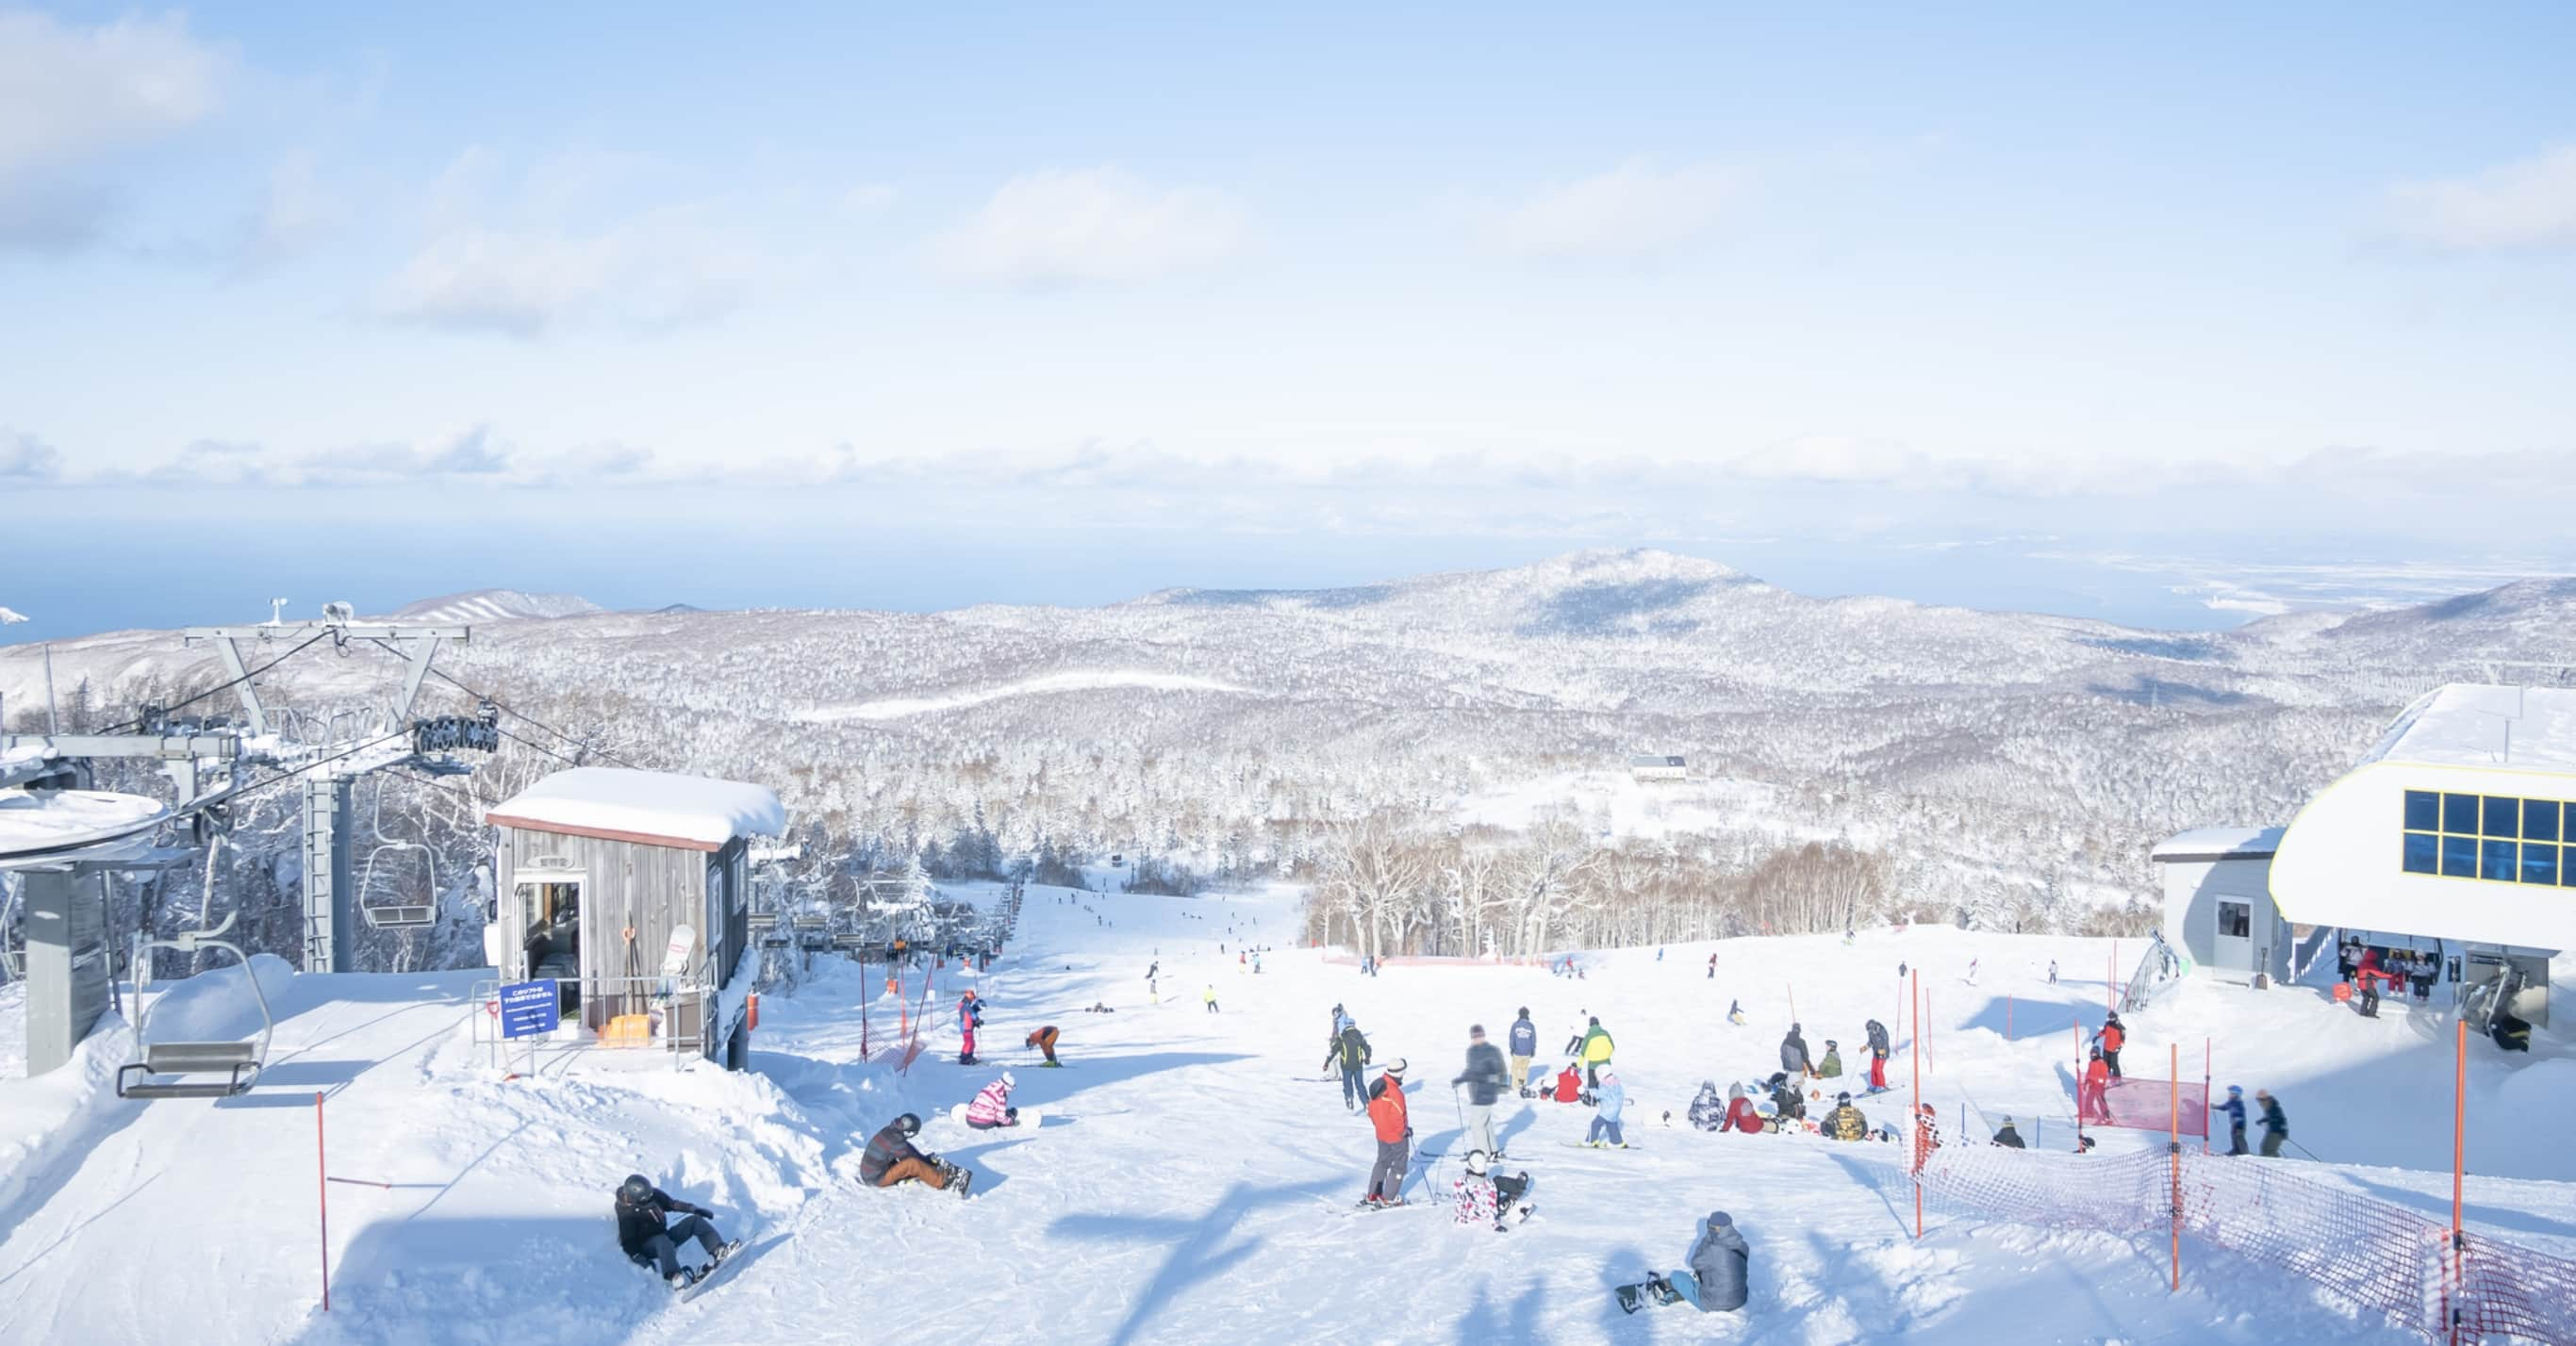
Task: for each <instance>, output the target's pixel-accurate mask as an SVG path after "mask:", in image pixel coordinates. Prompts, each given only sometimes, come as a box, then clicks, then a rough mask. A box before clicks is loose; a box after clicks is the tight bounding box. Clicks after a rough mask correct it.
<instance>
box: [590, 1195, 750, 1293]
mask: <svg viewBox="0 0 2576 1346" xmlns="http://www.w3.org/2000/svg"><path fill="white" fill-rule="evenodd" d="M673 1215H679V1216H681V1217H683V1218H682V1219H681V1221H680V1222H679V1223H678V1224H671V1223H669V1220H670V1217H671V1216H673ZM714 1218H715V1212H714V1211H711V1210H708V1209H707V1208H706V1207H704V1206H692V1205H690V1204H689V1203H688V1202H686V1201H682V1200H680V1199H678V1198H676V1197H674V1196H672V1195H671V1194H670V1193H668V1192H665V1191H663V1190H662V1189H661V1188H659V1187H656V1186H654V1185H653V1180H652V1179H650V1178H647V1177H645V1176H644V1175H643V1174H641V1173H630V1174H628V1175H626V1181H624V1182H622V1183H620V1184H618V1187H617V1246H618V1248H619V1249H620V1250H621V1251H623V1252H624V1253H625V1254H626V1259H627V1260H628V1261H630V1262H633V1263H634V1264H635V1265H637V1266H639V1267H653V1268H655V1269H656V1270H658V1271H659V1272H660V1273H661V1275H662V1279H664V1280H666V1281H669V1282H670V1283H671V1288H672V1289H674V1290H685V1289H688V1288H689V1286H691V1285H692V1284H694V1283H696V1281H697V1280H698V1279H699V1278H700V1277H702V1276H704V1275H706V1274H707V1273H708V1272H710V1271H713V1270H715V1269H716V1266H717V1264H719V1263H721V1262H723V1261H724V1260H725V1258H727V1257H729V1256H731V1255H732V1254H733V1252H734V1250H735V1249H737V1248H739V1247H741V1246H742V1245H741V1244H740V1243H738V1242H737V1243H727V1242H725V1241H724V1240H723V1239H722V1238H719V1237H718V1236H717V1235H716V1227H715V1225H714V1224H713V1223H711V1221H712V1220H713V1219H714ZM690 1239H696V1240H697V1241H698V1247H699V1249H700V1250H702V1251H703V1252H705V1253H706V1255H707V1264H706V1265H705V1266H703V1267H684V1266H681V1265H680V1255H679V1250H680V1245H681V1244H683V1243H686V1242H688V1241H689V1240H690Z"/></svg>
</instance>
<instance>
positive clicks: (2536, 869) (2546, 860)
mask: <svg viewBox="0 0 2576 1346" xmlns="http://www.w3.org/2000/svg"><path fill="white" fill-rule="evenodd" d="M2522 881H2523V882H2524V883H2547V884H2553V885H2554V884H2556V883H2557V882H2558V848H2557V847H2556V846H2535V845H2533V844H2531V843H2530V842H2524V843H2523V846H2522Z"/></svg>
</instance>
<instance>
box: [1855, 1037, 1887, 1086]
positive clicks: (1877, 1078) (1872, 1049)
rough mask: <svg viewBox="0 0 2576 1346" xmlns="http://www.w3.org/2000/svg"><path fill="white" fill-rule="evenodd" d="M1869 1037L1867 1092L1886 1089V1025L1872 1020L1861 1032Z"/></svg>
mask: <svg viewBox="0 0 2576 1346" xmlns="http://www.w3.org/2000/svg"><path fill="white" fill-rule="evenodd" d="M1861 1031H1863V1032H1865V1033H1867V1034H1868V1035H1869V1091H1870V1092H1871V1093H1873V1094H1875V1093H1879V1092H1881V1091H1883V1090H1885V1089H1886V1088H1887V1025H1885V1024H1883V1023H1880V1022H1879V1021H1878V1020H1876V1019H1872V1020H1870V1021H1869V1023H1868V1024H1867V1025H1866V1026H1865V1027H1864V1028H1863V1029H1862V1030H1861Z"/></svg>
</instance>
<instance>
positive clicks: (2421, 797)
mask: <svg viewBox="0 0 2576 1346" xmlns="http://www.w3.org/2000/svg"><path fill="white" fill-rule="evenodd" d="M2406 830H2407V831H2409V832H2439V831H2441V830H2442V797H2441V796H2440V795H2437V794H2435V793H2433V792H2432V791H2430V790H2409V791H2407V792H2406Z"/></svg>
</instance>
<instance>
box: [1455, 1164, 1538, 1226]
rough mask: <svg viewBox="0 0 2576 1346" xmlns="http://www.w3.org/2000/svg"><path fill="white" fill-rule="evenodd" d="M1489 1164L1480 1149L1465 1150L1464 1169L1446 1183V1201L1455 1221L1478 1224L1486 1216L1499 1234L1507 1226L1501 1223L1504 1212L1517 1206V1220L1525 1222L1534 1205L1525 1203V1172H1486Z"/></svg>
mask: <svg viewBox="0 0 2576 1346" xmlns="http://www.w3.org/2000/svg"><path fill="white" fill-rule="evenodd" d="M1491 1167H1492V1163H1491V1161H1490V1159H1489V1157H1488V1156H1487V1155H1486V1153H1485V1152H1484V1151H1483V1150H1469V1151H1467V1163H1466V1168H1467V1171H1466V1172H1464V1173H1461V1174H1459V1175H1458V1177H1457V1180H1456V1181H1454V1182H1452V1183H1450V1184H1449V1204H1450V1206H1451V1207H1452V1208H1453V1209H1454V1210H1455V1211H1456V1212H1457V1215H1456V1220H1457V1223H1459V1224H1482V1223H1485V1222H1486V1221H1488V1220H1490V1221H1492V1222H1493V1226H1494V1232H1495V1233H1497V1234H1500V1233H1504V1232H1506V1231H1508V1230H1509V1229H1510V1228H1511V1226H1510V1225H1508V1224H1505V1223H1503V1218H1504V1217H1505V1216H1507V1215H1510V1214H1511V1213H1512V1212H1513V1211H1515V1210H1517V1211H1519V1212H1520V1217H1521V1220H1522V1221H1523V1222H1527V1221H1528V1219H1529V1217H1530V1216H1531V1215H1532V1214H1534V1213H1535V1212H1536V1211H1537V1209H1538V1208H1537V1207H1536V1206H1533V1205H1531V1204H1530V1203H1529V1199H1528V1198H1529V1189H1530V1175H1529V1174H1528V1173H1527V1172H1521V1173H1495V1174H1490V1175H1489V1174H1488V1172H1487V1170H1488V1169H1490V1168H1491Z"/></svg>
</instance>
